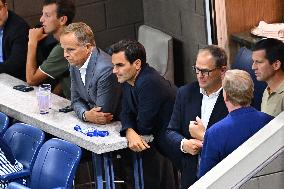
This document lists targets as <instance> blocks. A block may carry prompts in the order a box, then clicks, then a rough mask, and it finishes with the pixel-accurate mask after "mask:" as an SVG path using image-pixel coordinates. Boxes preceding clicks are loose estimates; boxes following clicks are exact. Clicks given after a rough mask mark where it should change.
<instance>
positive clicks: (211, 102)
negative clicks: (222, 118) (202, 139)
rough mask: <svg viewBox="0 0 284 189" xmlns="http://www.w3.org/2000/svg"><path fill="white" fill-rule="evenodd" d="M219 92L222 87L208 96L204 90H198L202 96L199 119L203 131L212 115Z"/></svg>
mask: <svg viewBox="0 0 284 189" xmlns="http://www.w3.org/2000/svg"><path fill="white" fill-rule="evenodd" d="M221 90H222V87H221V88H220V89H218V91H216V92H214V93H212V94H210V95H209V96H208V95H207V94H206V92H205V90H204V89H201V88H200V93H201V94H202V95H203V98H202V105H201V119H202V123H203V125H204V127H205V129H206V128H207V125H208V122H209V119H210V116H211V114H212V111H213V108H214V106H215V104H216V102H217V99H218V96H219V94H220V91H221ZM193 121H195V120H193Z"/></svg>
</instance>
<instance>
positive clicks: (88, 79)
mask: <svg viewBox="0 0 284 189" xmlns="http://www.w3.org/2000/svg"><path fill="white" fill-rule="evenodd" d="M97 57H98V50H97V48H96V47H94V49H93V52H92V55H91V58H90V60H89V64H88V67H87V70H86V80H85V81H86V85H85V87H86V89H89V88H90V87H91V86H90V85H91V81H92V78H93V77H94V74H95V68H96V64H97V60H96V59H97Z"/></svg>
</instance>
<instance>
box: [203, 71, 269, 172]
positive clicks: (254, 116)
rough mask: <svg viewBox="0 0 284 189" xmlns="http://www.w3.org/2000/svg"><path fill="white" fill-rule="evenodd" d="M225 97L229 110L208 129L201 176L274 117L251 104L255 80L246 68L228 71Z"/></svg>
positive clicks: (224, 91)
mask: <svg viewBox="0 0 284 189" xmlns="http://www.w3.org/2000/svg"><path fill="white" fill-rule="evenodd" d="M223 96H224V101H225V104H226V106H227V108H228V111H229V112H230V113H229V114H228V115H227V116H226V117H225V118H224V119H222V120H221V121H219V122H217V123H215V124H214V125H213V126H212V127H210V128H209V129H208V130H207V131H206V132H205V137H204V143H203V149H202V155H201V162H200V170H199V177H202V176H203V175H204V174H206V172H208V171H209V170H210V169H212V168H213V167H214V166H215V165H217V164H218V163H219V162H220V161H222V160H223V159H224V158H226V157H227V156H228V155H229V154H230V153H232V152H233V151H234V150H235V149H236V148H238V147H239V146H240V145H241V144H242V143H244V142H245V141H246V140H248V139H249V138H250V137H251V136H252V135H254V134H255V133H256V132H258V131H259V130H260V129H261V128H262V127H263V126H265V125H266V124H267V123H268V122H269V121H271V120H272V119H273V117H272V116H270V115H268V114H266V113H263V112H260V111H257V110H256V109H254V108H253V107H251V106H250V103H251V99H252V98H253V81H252V79H251V77H250V75H249V73H247V72H245V71H242V70H229V71H227V72H226V74H225V77H224V80H223Z"/></svg>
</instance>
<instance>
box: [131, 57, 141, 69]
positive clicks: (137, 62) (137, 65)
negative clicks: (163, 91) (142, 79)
mask: <svg viewBox="0 0 284 189" xmlns="http://www.w3.org/2000/svg"><path fill="white" fill-rule="evenodd" d="M133 64H135V68H136V70H140V69H141V64H142V62H141V60H140V59H137V60H135V62H134V63H133Z"/></svg>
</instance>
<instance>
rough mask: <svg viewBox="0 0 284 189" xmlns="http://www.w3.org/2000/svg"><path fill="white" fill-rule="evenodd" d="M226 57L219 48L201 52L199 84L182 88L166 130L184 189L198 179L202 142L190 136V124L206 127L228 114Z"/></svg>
mask: <svg viewBox="0 0 284 189" xmlns="http://www.w3.org/2000/svg"><path fill="white" fill-rule="evenodd" d="M226 66H227V55H226V53H225V51H224V50H223V49H221V48H219V47H217V46H214V45H211V46H207V47H205V48H203V49H200V50H199V52H198V55H197V60H196V64H195V66H193V70H194V73H196V75H197V80H198V82H193V83H191V84H187V85H185V86H183V87H181V88H180V89H179V90H178V93H177V96H176V102H175V105H174V110H173V113H172V116H171V120H170V123H169V125H168V127H167V139H168V143H169V146H168V152H167V155H168V156H169V158H170V159H171V160H172V161H173V163H174V164H175V165H176V166H177V168H178V169H179V170H180V171H181V188H188V187H189V186H190V185H192V184H193V183H194V182H195V181H196V179H197V168H198V153H199V151H200V149H201V147H202V142H201V141H200V140H198V139H194V138H193V137H192V136H191V135H190V133H189V124H190V122H191V121H196V120H197V121H199V122H200V118H201V119H202V123H203V125H204V126H205V127H210V126H211V125H212V124H214V123H216V122H217V121H219V120H221V119H222V118H224V117H225V116H226V115H227V113H228V111H227V109H226V106H225V104H224V100H223V96H222V92H221V91H222V76H223V74H224V73H225V71H226V68H227V67H226Z"/></svg>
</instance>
